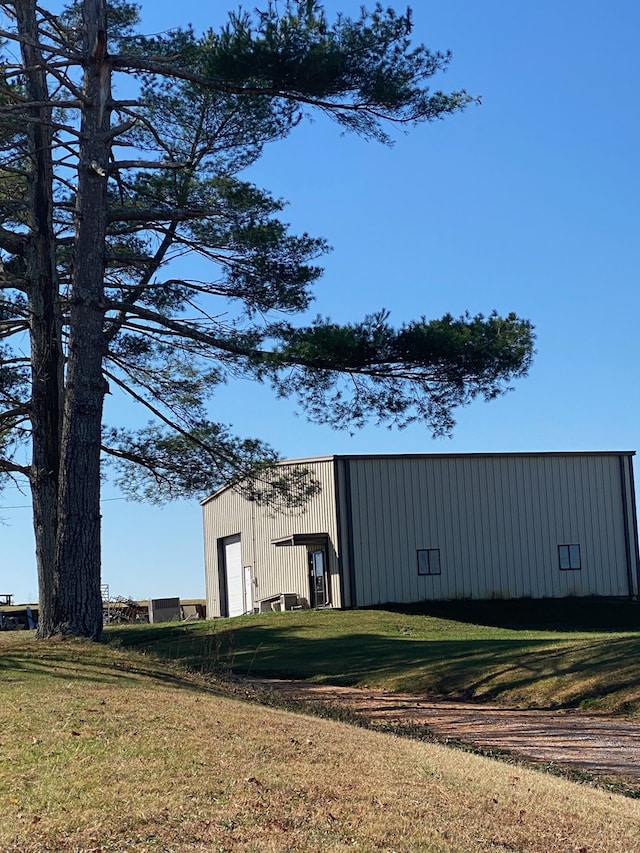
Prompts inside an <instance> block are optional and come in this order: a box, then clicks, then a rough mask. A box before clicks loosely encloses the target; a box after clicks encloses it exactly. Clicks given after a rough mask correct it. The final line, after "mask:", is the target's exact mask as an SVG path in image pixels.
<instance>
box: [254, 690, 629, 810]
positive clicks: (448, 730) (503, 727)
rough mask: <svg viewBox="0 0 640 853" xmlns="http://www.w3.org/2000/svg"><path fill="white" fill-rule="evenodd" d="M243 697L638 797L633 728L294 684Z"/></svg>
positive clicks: (624, 723)
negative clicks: (418, 731) (517, 760)
mask: <svg viewBox="0 0 640 853" xmlns="http://www.w3.org/2000/svg"><path fill="white" fill-rule="evenodd" d="M244 687H245V689H246V690H247V691H248V692H249V693H250V694H252V695H254V696H256V697H257V698H259V696H260V694H261V693H262V694H263V695H264V694H265V693H271V694H272V695H275V697H276V698H279V699H281V700H282V701H283V702H305V703H309V702H311V703H315V702H317V703H323V704H325V705H328V706H333V707H338V708H340V707H345V708H348V709H350V711H352V712H355V713H357V714H362V715H363V716H365V717H366V718H367V719H369V720H371V721H372V722H374V723H375V722H380V723H386V724H396V725H405V726H409V725H411V726H413V725H418V726H422V725H423V726H426V727H427V728H428V730H429V732H430V733H432V734H433V735H435V737H436V738H437V739H438V740H439V741H444V742H446V741H447V740H451V741H457V742H462V743H465V744H469V745H472V746H475V747H480V748H482V749H483V750H496V751H500V752H506V753H513V754H515V755H519V756H522V757H524V758H526V759H527V760H530V761H533V762H536V763H541V764H545V765H557V766H558V767H565V768H567V769H571V770H573V771H578V772H581V773H585V774H588V775H589V776H590V777H593V778H595V779H599V780H604V779H610V780H612V781H618V782H620V783H622V784H623V785H625V786H626V787H627V788H630V789H632V790H634V791H638V792H639V793H640V723H638V722H635V721H629V720H625V719H623V718H617V717H606V716H600V715H594V714H584V713H581V712H576V711H523V710H518V709H515V708H507V707H501V706H498V705H489V704H485V703H482V704H479V703H474V704H472V703H469V702H455V701H448V700H441V699H431V698H425V697H424V696H411V695H409V694H406V693H387V692H384V691H381V690H370V689H367V690H361V689H358V688H352V687H332V686H327V685H318V684H309V683H306V682H302V681H279V680H271V679H251V680H250V681H247V682H245V683H244Z"/></svg>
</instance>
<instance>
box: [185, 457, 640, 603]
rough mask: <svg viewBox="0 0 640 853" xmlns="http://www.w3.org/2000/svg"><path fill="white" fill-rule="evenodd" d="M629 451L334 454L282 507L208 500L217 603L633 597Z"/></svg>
mask: <svg viewBox="0 0 640 853" xmlns="http://www.w3.org/2000/svg"><path fill="white" fill-rule="evenodd" d="M634 455H635V454H634V452H631V451H610V452H593V453H579V452H578V453H500V454H494V453H491V454H481V453H478V454H423V455H397V456H396V455H385V456H328V457H320V458H314V459H304V460H295V461H291V462H284V463H282V464H283V465H295V466H301V467H303V468H305V469H307V470H308V471H309V472H310V473H311V474H312V475H313V476H314V477H315V478H316V479H317V480H318V481H319V483H320V485H321V489H320V491H319V493H318V494H317V495H316V496H315V497H313V498H311V499H310V500H309V501H308V503H307V504H306V505H305V508H304V510H302V511H300V510H298V511H293V512H291V511H290V512H285V511H282V512H278V511H274V509H273V508H268V507H263V506H261V505H259V504H257V503H256V502H254V501H249V500H246V499H245V498H244V497H242V496H241V495H240V494H239V493H238V492H237V491H235V490H234V489H232V488H226V489H222V490H221V491H219V492H217V493H216V494H214V495H212V496H211V497H209V498H207V499H206V500H204V501H203V504H202V505H203V514H204V535H205V570H206V583H207V612H208V613H209V614H210V615H212V616H237V615H241V614H243V613H249V612H254V611H256V610H266V609H272V608H273V609H279V608H287V609H288V608H289V607H327V606H331V607H365V606H368V605H375V604H385V603H390V602H402V603H409V602H419V601H429V600H447V599H455V598H473V599H488V598H522V597H531V598H545V597H548V598H559V597H563V596H586V595H601V596H624V597H636V596H637V595H638V593H639V585H640V560H639V556H638V530H637V522H636V506H635V493H634V482H633V467H632V457H633V456H634Z"/></svg>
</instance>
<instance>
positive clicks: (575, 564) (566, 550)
mask: <svg viewBox="0 0 640 853" xmlns="http://www.w3.org/2000/svg"><path fill="white" fill-rule="evenodd" d="M558 562H559V563H560V571H563V572H577V571H580V569H582V561H581V559H580V546H579V545H558Z"/></svg>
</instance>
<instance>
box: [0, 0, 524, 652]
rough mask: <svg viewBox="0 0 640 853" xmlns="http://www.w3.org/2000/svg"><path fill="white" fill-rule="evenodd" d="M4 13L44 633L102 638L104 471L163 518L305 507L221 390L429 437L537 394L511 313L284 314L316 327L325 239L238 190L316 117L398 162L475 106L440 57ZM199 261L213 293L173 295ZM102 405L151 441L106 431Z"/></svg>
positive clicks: (25, 418)
mask: <svg viewBox="0 0 640 853" xmlns="http://www.w3.org/2000/svg"><path fill="white" fill-rule="evenodd" d="M0 10H1V12H2V30H1V31H0V37H2V38H3V39H4V46H3V49H2V58H1V62H2V64H1V65H0V170H1V176H2V186H1V189H0V213H1V217H2V219H1V222H0V252H1V260H2V267H1V270H0V342H1V347H0V453H1V454H2V457H1V458H0V474H2V475H3V476H5V477H21V476H22V477H26V478H27V479H28V482H29V485H30V488H31V493H32V496H33V516H34V527H35V538H36V557H37V566H38V581H39V587H40V627H39V635H40V636H42V637H46V636H51V635H53V634H56V633H71V634H77V635H81V636H87V637H92V638H95V639H98V638H99V637H100V635H101V631H102V606H101V596H100V476H101V463H102V460H104V459H110V460H112V461H115V463H116V464H117V465H118V466H120V468H121V471H124V474H123V476H122V482H123V485H124V486H125V487H126V488H128V489H129V490H130V491H135V492H137V493H138V494H143V495H146V496H147V497H153V498H164V497H167V496H172V495H177V494H182V495H183V494H202V493H204V492H206V491H207V490H211V489H213V488H215V487H217V486H219V485H222V484H226V483H234V484H236V485H237V487H238V488H242V489H244V490H245V491H246V493H247V494H249V495H250V496H251V497H253V498H254V499H256V500H262V501H269V500H273V499H278V500H279V501H281V502H282V501H284V502H285V503H286V502H289V503H292V504H294V503H296V502H300V501H304V500H305V499H306V497H308V495H309V494H310V493H312V492H313V490H314V488H315V486H314V484H313V482H310V481H307V480H306V479H304V477H302V479H301V480H300V481H298V482H294V483H292V482H290V481H287V480H286V479H283V477H282V475H281V473H279V472H278V468H277V467H276V466H275V465H274V463H275V462H276V461H277V458H278V457H277V454H276V453H275V452H274V451H273V450H272V449H271V448H269V447H268V446H266V445H265V444H264V443H263V442H261V441H260V440H258V439H241V438H237V437H235V436H233V435H232V434H231V432H230V431H229V429H228V427H226V426H225V425H223V424H220V423H215V422H212V421H211V420H210V419H209V417H208V415H207V400H208V398H209V396H210V395H211V394H212V393H213V391H214V390H215V388H216V386H217V385H218V384H219V383H220V382H223V381H225V380H226V379H228V378H230V377H235V376H239V375H242V376H249V377H252V378H254V379H256V380H258V381H266V382H270V383H271V384H272V385H273V387H274V389H275V391H276V392H277V393H279V394H283V395H287V396H294V397H295V398H296V399H298V400H299V402H300V403H301V404H302V405H303V406H304V408H305V410H306V412H307V414H308V415H309V417H310V418H312V419H315V420H318V421H325V422H329V423H332V424H335V425H336V426H340V427H345V426H350V427H351V426H354V425H355V426H359V425H362V424H363V423H364V422H365V421H366V420H368V419H369V418H373V419H375V420H377V421H379V422H384V423H392V424H397V425H403V424H406V423H408V422H410V421H412V420H416V419H421V420H423V421H424V422H425V423H426V424H427V425H428V426H429V427H430V429H431V430H432V431H433V432H434V433H435V434H440V433H443V432H448V431H449V430H450V429H451V428H452V426H453V411H454V409H455V408H456V407H457V406H460V405H463V404H465V403H467V402H469V401H470V400H472V399H473V398H474V397H476V396H478V395H480V396H483V397H485V398H487V399H491V398H492V397H494V396H496V395H498V394H500V393H502V392H503V391H504V389H505V388H506V387H507V385H508V383H509V382H510V381H511V380H512V379H513V378H514V377H518V376H523V375H525V374H526V372H527V369H528V366H529V362H530V359H531V354H532V330H531V327H530V324H529V323H528V322H527V321H525V320H521V319H519V318H518V317H516V316H515V315H509V316H508V317H505V318H501V317H498V316H496V315H491V316H489V317H482V316H476V317H469V316H464V317H461V318H453V317H451V316H445V317H443V318H441V319H438V320H434V321H429V320H427V319H426V318H421V319H420V320H417V321H414V322H411V323H409V324H407V325H406V326H403V327H402V328H400V329H394V328H392V327H391V326H390V325H389V323H388V316H387V314H386V313H385V312H384V311H379V312H377V313H373V314H371V315H370V316H368V317H366V318H365V319H364V320H362V321H360V322H354V323H351V324H346V325H338V324H336V323H333V322H332V321H331V320H330V319H323V318H318V319H317V320H316V321H314V322H313V323H311V324H310V325H307V326H303V325H298V324H295V323H293V322H291V321H289V320H287V319H286V317H287V315H295V314H297V313H300V312H303V311H304V310H305V309H306V308H307V307H308V306H309V303H310V301H311V298H312V286H313V284H314V282H315V281H316V280H317V279H318V277H319V275H320V273H321V270H320V267H319V266H318V264H317V260H318V258H319V257H320V256H321V255H322V253H323V251H324V250H325V248H326V247H325V243H324V241H323V240H321V239H317V238H313V237H310V236H308V235H306V234H305V235H301V236H295V235H292V234H290V233H289V231H288V228H287V226H286V225H285V224H284V223H283V222H282V221H281V219H280V213H281V209H282V203H281V202H280V201H278V200H277V199H275V198H273V197H272V196H271V195H270V194H269V193H268V192H267V191H264V190H261V189H259V188H258V187H256V186H254V185H253V184H252V183H250V182H248V181H247V180H245V179H243V172H244V170H246V168H247V167H248V166H250V165H251V164H253V163H254V162H255V161H256V160H257V159H258V158H259V157H260V154H261V151H262V149H263V147H264V146H265V145H266V144H267V143H269V142H273V141H277V140H280V139H284V138H285V137H286V136H287V135H288V134H289V133H291V132H292V131H293V130H294V129H295V127H296V125H297V124H299V123H300V122H301V121H304V120H305V119H306V118H307V117H308V116H309V115H312V114H313V113H314V112H321V113H323V114H325V115H327V116H329V117H330V118H332V119H334V120H335V121H336V122H337V123H338V124H339V125H340V126H341V127H342V128H343V129H344V130H347V131H350V132H353V133H356V134H359V135H360V136H362V137H364V138H365V139H376V140H379V141H381V142H387V141H389V133H390V129H391V128H392V127H393V126H394V125H399V126H410V125H414V124H419V123H422V122H429V121H433V120H436V119H439V118H443V117H445V116H447V115H450V114H452V113H455V112H457V111H459V110H462V109H463V108H464V107H465V106H466V105H467V104H468V103H469V101H470V100H471V99H470V97H469V96H468V95H467V94H466V93H465V92H464V91H460V92H453V93H449V94H445V93H443V92H441V91H434V92H431V91H430V90H429V88H428V82H429V81H430V80H431V78H432V77H433V76H434V75H436V74H437V73H438V72H440V71H442V70H444V69H445V67H446V66H447V64H448V62H449V60H450V57H449V55H448V54H447V53H439V52H432V51H430V50H428V49H427V48H426V47H424V46H421V45H419V46H413V45H412V44H411V40H410V38H411V30H412V20H411V14H410V12H407V13H406V14H404V15H401V14H396V13H395V12H393V11H392V10H383V9H382V7H380V6H376V8H375V9H374V11H373V12H371V13H366V12H364V11H362V13H361V14H360V16H359V17H357V18H354V19H350V18H348V17H346V16H338V17H337V19H336V20H335V22H333V23H330V22H329V21H328V19H327V16H326V14H325V12H324V10H323V8H322V5H321V4H320V3H317V2H314V0H291V2H288V3H281V4H278V3H269V4H268V5H267V6H266V8H265V10H264V11H262V12H255V13H254V14H250V13H247V12H238V13H234V14H230V15H229V18H228V21H227V23H226V25H225V26H224V27H223V28H222V29H221V30H220V31H213V30H210V31H208V32H206V33H204V34H203V35H197V34H196V33H195V32H194V31H193V30H192V29H191V28H186V29H176V30H173V31H170V32H168V33H166V34H163V35H161V36H154V37H153V38H149V37H145V36H143V35H141V34H140V33H138V31H137V29H136V27H137V23H138V18H137V11H136V8H135V7H134V6H133V5H130V4H128V3H126V2H122V0H115V2H113V3H111V4H107V3H106V2H105V0H78V2H75V3H73V4H72V5H70V6H69V7H68V8H66V10H65V11H64V12H63V13H61V14H57V13H54V12H53V11H51V10H48V9H46V8H44V7H43V6H42V5H38V4H37V3H36V2H35V0H16V2H0ZM120 78H122V79H123V80H124V81H125V82H126V85H123V86H122V91H123V92H126V97H124V96H120V95H119V94H117V93H118V92H119V91H120V90H119V89H118V90H114V87H113V82H114V80H117V79H120ZM187 254H188V255H191V256H194V257H198V258H199V259H200V261H201V262H202V261H204V262H207V263H208V264H209V266H210V268H211V276H210V278H209V279H208V280H206V281H201V280H195V279H191V278H186V277H183V276H181V275H177V274H176V272H175V270H176V267H175V264H173V265H172V261H175V260H176V259H177V258H179V257H183V256H184V255H187ZM183 268H184V267H183V266H181V267H180V269H183ZM221 300H224V301H225V304H226V303H227V302H229V301H230V302H231V303H232V304H234V305H236V306H237V309H236V310H235V312H232V313H230V314H229V313H225V314H221V313H220V311H219V309H218V308H217V305H218V303H219V302H220V301H221ZM27 340H28V355H24V353H25V351H26V345H25V342H26V341H27ZM115 388H118V389H122V390H123V391H124V392H125V393H126V394H128V395H129V396H130V397H131V398H132V399H133V400H135V401H136V402H137V403H139V404H140V405H142V406H143V407H145V408H146V409H147V410H148V412H149V413H150V414H151V416H152V422H151V423H150V425H149V426H147V427H145V428H143V429H141V430H137V431H134V430H131V429H128V428H127V427H126V426H125V427H107V426H105V425H103V406H104V397H105V394H107V393H108V392H109V390H110V389H115ZM26 443H28V444H29V445H30V448H31V450H30V457H29V460H28V462H24V461H23V460H24V459H25V453H24V447H25V444H26Z"/></svg>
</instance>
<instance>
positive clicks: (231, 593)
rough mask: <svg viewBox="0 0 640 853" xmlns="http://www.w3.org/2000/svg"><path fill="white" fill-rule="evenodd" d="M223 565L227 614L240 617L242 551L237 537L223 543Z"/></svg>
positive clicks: (242, 603) (241, 608) (241, 612)
mask: <svg viewBox="0 0 640 853" xmlns="http://www.w3.org/2000/svg"><path fill="white" fill-rule="evenodd" d="M224 565H225V570H226V573H227V603H228V609H227V613H228V615H229V616H242V614H243V613H244V589H243V578H242V549H241V546H240V537H239V536H234V537H233V538H232V539H229V540H228V541H226V542H225V543H224Z"/></svg>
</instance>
